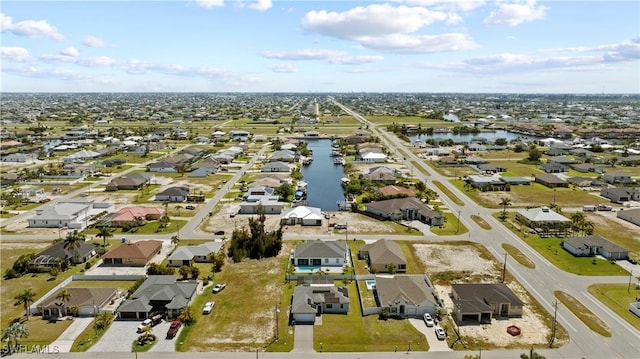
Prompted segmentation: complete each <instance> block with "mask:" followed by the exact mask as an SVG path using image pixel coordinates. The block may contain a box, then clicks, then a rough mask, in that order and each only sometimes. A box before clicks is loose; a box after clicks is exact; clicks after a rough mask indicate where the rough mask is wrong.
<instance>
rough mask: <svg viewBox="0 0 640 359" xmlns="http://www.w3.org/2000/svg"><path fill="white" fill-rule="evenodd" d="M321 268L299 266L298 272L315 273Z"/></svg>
mask: <svg viewBox="0 0 640 359" xmlns="http://www.w3.org/2000/svg"><path fill="white" fill-rule="evenodd" d="M319 270H320V267H316V266H297V267H296V272H298V273H315V272H317V271H319Z"/></svg>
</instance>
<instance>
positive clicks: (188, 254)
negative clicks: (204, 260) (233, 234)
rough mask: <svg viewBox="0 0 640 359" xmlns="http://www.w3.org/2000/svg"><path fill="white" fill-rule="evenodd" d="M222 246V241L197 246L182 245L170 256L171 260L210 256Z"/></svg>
mask: <svg viewBox="0 0 640 359" xmlns="http://www.w3.org/2000/svg"><path fill="white" fill-rule="evenodd" d="M221 248H222V242H215V241H212V242H205V243H202V244H199V245H197V246H182V247H178V248H176V250H175V251H173V253H172V254H171V255H170V256H169V260H174V261H181V260H192V259H193V257H196V256H208V255H209V254H211V253H218V252H219V251H220V249H221Z"/></svg>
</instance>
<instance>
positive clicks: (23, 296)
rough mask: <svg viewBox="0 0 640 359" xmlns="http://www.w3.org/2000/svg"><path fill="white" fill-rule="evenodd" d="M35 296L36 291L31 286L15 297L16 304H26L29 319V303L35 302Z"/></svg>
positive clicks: (25, 308)
mask: <svg viewBox="0 0 640 359" xmlns="http://www.w3.org/2000/svg"><path fill="white" fill-rule="evenodd" d="M35 297H36V293H34V292H33V290H32V289H31V288H25V289H23V290H22V293H20V294H18V295H16V296H15V297H14V298H13V299H15V300H16V303H15V305H20V304H22V305H23V306H24V310H25V311H26V313H27V320H29V304H31V303H33V300H34V299H35Z"/></svg>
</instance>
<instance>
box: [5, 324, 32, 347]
mask: <svg viewBox="0 0 640 359" xmlns="http://www.w3.org/2000/svg"><path fill="white" fill-rule="evenodd" d="M28 337H29V329H28V328H27V326H26V325H25V324H24V323H20V322H15V323H13V324H11V325H10V326H9V327H8V328H6V329H5V330H3V331H2V341H6V342H7V343H8V344H9V345H11V342H12V341H13V345H14V346H13V348H17V347H18V345H19V342H18V339H20V338H28ZM12 351H13V350H12Z"/></svg>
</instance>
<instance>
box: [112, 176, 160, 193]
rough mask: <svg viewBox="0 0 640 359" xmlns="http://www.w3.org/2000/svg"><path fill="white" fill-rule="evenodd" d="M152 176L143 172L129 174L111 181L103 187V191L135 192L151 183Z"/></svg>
mask: <svg viewBox="0 0 640 359" xmlns="http://www.w3.org/2000/svg"><path fill="white" fill-rule="evenodd" d="M152 178H153V175H152V174H150V173H145V172H137V173H131V174H129V175H126V176H122V177H118V178H114V179H112V180H111V181H110V182H109V183H107V185H106V186H105V188H104V190H105V191H117V190H121V189H129V190H137V189H140V188H142V187H144V186H145V185H146V184H149V183H151V179H152Z"/></svg>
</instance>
